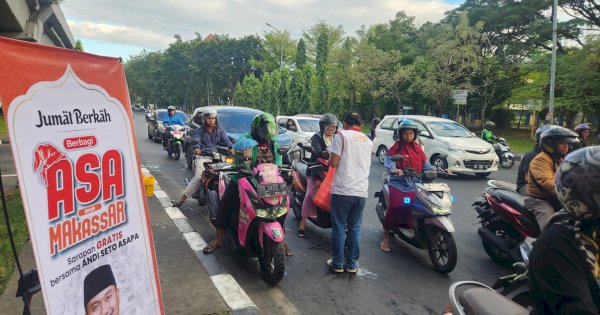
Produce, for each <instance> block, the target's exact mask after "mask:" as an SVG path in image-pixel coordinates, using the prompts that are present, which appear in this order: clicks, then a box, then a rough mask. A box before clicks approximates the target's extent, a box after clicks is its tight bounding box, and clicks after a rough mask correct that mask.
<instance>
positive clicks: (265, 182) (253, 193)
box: [207, 163, 289, 285]
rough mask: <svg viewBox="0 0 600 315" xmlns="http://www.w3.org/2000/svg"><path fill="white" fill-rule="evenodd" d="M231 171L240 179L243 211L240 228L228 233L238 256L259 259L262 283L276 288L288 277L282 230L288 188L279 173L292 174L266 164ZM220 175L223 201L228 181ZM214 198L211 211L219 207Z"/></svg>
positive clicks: (208, 202) (286, 207)
mask: <svg viewBox="0 0 600 315" xmlns="http://www.w3.org/2000/svg"><path fill="white" fill-rule="evenodd" d="M228 171H235V172H237V174H238V175H239V177H240V178H239V179H238V186H239V192H240V210H239V219H238V223H237V226H235V227H231V226H228V227H227V228H226V229H225V231H226V233H227V234H228V235H230V236H231V237H232V238H233V240H234V241H233V243H234V244H235V246H236V248H237V251H238V252H240V253H242V254H244V255H245V256H248V257H258V262H259V265H260V271H261V273H262V277H263V279H265V281H266V282H267V283H269V284H271V285H276V284H277V283H279V282H280V281H281V280H282V279H283V276H284V273H285V264H286V262H285V250H284V239H285V230H284V228H283V226H284V222H285V218H286V216H287V212H288V208H289V200H288V193H287V185H286V183H285V181H284V179H283V178H282V177H281V175H280V172H285V171H288V172H289V170H286V169H284V168H281V169H280V168H279V167H278V166H277V165H275V164H269V163H265V164H259V165H257V166H256V167H254V168H252V170H247V169H245V168H239V167H238V168H235V169H230V170H228ZM219 173H220V174H219V177H218V178H219V189H218V198H219V200H220V199H221V198H222V197H223V193H224V191H225V187H226V185H227V184H228V180H227V178H226V176H225V175H224V172H219ZM215 196H216V195H215V194H212V193H211V194H210V195H209V196H208V200H207V204H209V205H211V207H212V206H216V202H215V203H214V204H213V200H214V197H215ZM209 208H210V207H209ZM215 213H216V212H215ZM213 222H214V221H213Z"/></svg>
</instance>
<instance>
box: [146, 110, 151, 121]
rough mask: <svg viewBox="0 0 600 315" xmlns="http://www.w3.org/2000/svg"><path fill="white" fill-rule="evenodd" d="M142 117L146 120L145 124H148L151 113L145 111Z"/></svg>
mask: <svg viewBox="0 0 600 315" xmlns="http://www.w3.org/2000/svg"><path fill="white" fill-rule="evenodd" d="M144 117H145V118H146V122H148V121H149V120H150V118H152V111H150V110H147V111H146V113H145V114H144Z"/></svg>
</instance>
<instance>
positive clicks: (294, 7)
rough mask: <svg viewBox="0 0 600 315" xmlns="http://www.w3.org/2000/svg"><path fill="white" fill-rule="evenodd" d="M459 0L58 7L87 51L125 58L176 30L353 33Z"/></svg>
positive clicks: (74, 3)
mask: <svg viewBox="0 0 600 315" xmlns="http://www.w3.org/2000/svg"><path fill="white" fill-rule="evenodd" d="M463 1H464V0H329V1H317V0H253V1H243V0H163V1H158V0H103V1H89V0H66V1H65V2H63V4H61V8H62V10H63V12H64V13H65V16H66V17H67V20H68V22H69V25H70V27H71V31H72V32H73V35H74V36H75V38H77V39H81V40H82V42H83V46H84V48H85V50H86V51H87V52H91V53H94V54H98V55H106V56H115V57H123V58H128V57H129V55H131V54H136V53H138V52H140V51H141V50H142V49H147V50H164V49H165V48H167V47H168V45H169V43H170V42H172V41H173V35H174V34H176V33H178V34H180V35H181V36H182V37H183V38H184V39H191V38H194V37H195V32H198V33H200V34H201V35H202V36H206V35H208V34H209V33H213V34H229V35H230V36H231V37H239V36H243V35H248V34H258V35H262V34H264V32H265V31H271V30H270V29H269V28H268V27H267V26H266V25H265V22H268V23H270V24H271V25H273V26H275V27H277V28H278V29H280V30H284V29H285V30H288V31H290V32H291V34H292V36H293V37H294V38H300V35H301V33H302V30H305V29H308V28H309V27H310V26H311V25H314V24H315V23H316V22H318V21H319V20H324V21H326V22H327V23H329V24H332V25H342V26H343V27H344V30H345V31H346V34H348V35H354V34H355V32H356V30H358V29H360V27H361V25H367V26H368V25H371V24H375V23H385V22H387V21H389V20H391V19H393V18H394V16H395V14H396V12H398V11H400V10H404V11H405V12H407V13H408V14H409V15H412V16H415V17H416V22H417V24H422V23H424V22H427V21H435V22H437V21H439V20H440V19H441V18H442V17H443V16H444V12H445V11H447V10H450V9H453V8H455V7H456V6H457V5H459V4H460V3H462V2H463Z"/></svg>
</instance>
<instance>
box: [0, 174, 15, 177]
mask: <svg viewBox="0 0 600 315" xmlns="http://www.w3.org/2000/svg"><path fill="white" fill-rule="evenodd" d="M2 177H17V174H4V175H2Z"/></svg>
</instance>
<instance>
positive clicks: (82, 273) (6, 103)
mask: <svg viewBox="0 0 600 315" xmlns="http://www.w3.org/2000/svg"><path fill="white" fill-rule="evenodd" d="M0 60H2V61H1V62H0V74H2V75H0V103H1V104H2V107H3V110H4V115H5V118H6V122H7V125H8V132H9V136H10V139H11V146H12V152H13V157H14V161H15V164H16V169H17V176H18V179H19V184H20V191H21V197H22V200H23V206H24V208H25V214H26V217H27V223H28V226H29V234H30V236H31V241H32V245H33V249H34V253H35V258H36V263H37V268H38V273H39V276H40V282H41V286H42V293H43V295H44V302H45V304H46V310H47V312H48V314H93V313H111V312H112V314H119V313H121V312H122V313H123V314H131V313H136V314H163V313H164V311H163V304H162V298H161V292H160V283H159V279H158V268H157V265H156V257H155V253H154V242H153V240H152V230H151V226H150V217H149V215H148V206H147V203H146V197H145V195H144V190H143V185H142V174H141V171H140V165H139V157H138V155H137V144H136V138H135V133H134V126H133V119H132V113H131V106H130V103H129V94H128V90H127V82H126V80H125V74H124V71H123V66H122V65H121V63H120V61H119V60H118V59H116V58H108V57H101V56H95V55H91V54H86V53H81V52H77V51H73V50H68V49H63V48H56V47H50V46H44V45H38V44H32V43H28V42H23V41H16V40H11V39H6V38H2V37H0Z"/></svg>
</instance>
